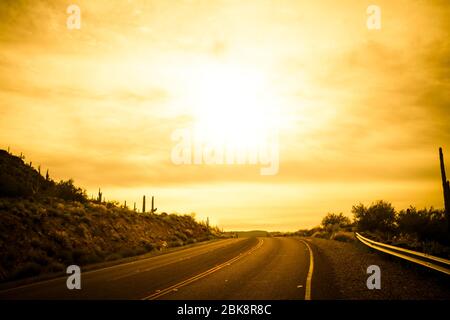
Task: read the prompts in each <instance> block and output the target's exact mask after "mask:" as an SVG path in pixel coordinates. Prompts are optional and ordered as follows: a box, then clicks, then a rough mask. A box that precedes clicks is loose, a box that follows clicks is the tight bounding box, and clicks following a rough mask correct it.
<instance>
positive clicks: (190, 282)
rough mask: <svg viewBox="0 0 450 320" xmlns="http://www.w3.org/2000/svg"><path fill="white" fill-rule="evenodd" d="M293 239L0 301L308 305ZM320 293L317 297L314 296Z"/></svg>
mask: <svg viewBox="0 0 450 320" xmlns="http://www.w3.org/2000/svg"><path fill="white" fill-rule="evenodd" d="M311 258H312V254H311V247H310V246H309V245H308V244H307V243H306V242H304V241H302V240H300V239H295V238H258V239H257V238H247V239H227V240H221V241H217V242H212V243H207V244H203V245H199V246H196V247H191V248H187V249H183V250H179V251H175V252H171V253H167V254H163V255H159V256H156V257H152V258H148V259H143V260H138V261H134V262H130V263H125V264H119V265H116V266H112V267H108V268H103V269H98V270H93V271H87V272H83V270H82V273H81V290H69V289H67V286H66V280H67V277H63V278H57V279H53V280H49V281H43V282H38V283H33V284H30V285H25V286H22V287H17V288H13V289H8V290H3V291H0V299H180V300H181V299H182V300H184V299H219V300H222V299H224V300H226V299H305V298H306V299H310V298H311V297H312V298H315V297H314V290H312V285H314V284H315V281H312V276H314V272H313V268H314V263H313V261H314V259H311ZM317 292H320V291H317Z"/></svg>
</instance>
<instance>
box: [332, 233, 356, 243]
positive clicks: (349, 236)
mask: <svg viewBox="0 0 450 320" xmlns="http://www.w3.org/2000/svg"><path fill="white" fill-rule="evenodd" d="M331 239H332V240H336V241H341V242H353V241H355V236H354V234H353V233H352V232H343V231H339V232H336V233H335V234H333V236H332V237H331Z"/></svg>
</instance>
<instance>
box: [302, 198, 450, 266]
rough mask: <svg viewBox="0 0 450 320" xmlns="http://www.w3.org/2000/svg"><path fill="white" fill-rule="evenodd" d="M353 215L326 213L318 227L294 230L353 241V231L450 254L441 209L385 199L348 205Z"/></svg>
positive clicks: (449, 245) (392, 242) (394, 242)
mask: <svg viewBox="0 0 450 320" xmlns="http://www.w3.org/2000/svg"><path fill="white" fill-rule="evenodd" d="M352 214H353V219H350V218H349V217H346V216H344V215H343V214H342V213H339V214H335V213H328V214H327V215H326V216H325V217H324V218H323V219H322V223H321V225H320V226H319V227H316V228H313V229H310V230H300V231H298V234H300V235H304V236H312V237H317V238H325V239H333V240H339V241H345V242H350V241H356V238H355V237H354V232H355V231H356V232H360V233H362V234H365V235H367V236H368V237H369V238H371V239H373V240H377V241H381V242H384V243H390V244H393V245H396V246H400V247H405V248H410V249H413V250H418V251H423V252H426V253H430V254H435V255H440V256H444V257H450V235H449V233H448V231H447V223H448V221H447V218H446V215H445V211H444V210H440V209H435V208H429V209H427V208H424V209H416V208H415V207H413V206H411V207H409V208H407V209H403V210H399V211H398V210H396V209H395V208H394V207H393V206H392V204H391V203H389V202H387V201H383V200H380V201H376V202H374V203H372V204H371V205H369V206H365V205H363V204H361V203H360V204H357V205H355V206H353V207H352Z"/></svg>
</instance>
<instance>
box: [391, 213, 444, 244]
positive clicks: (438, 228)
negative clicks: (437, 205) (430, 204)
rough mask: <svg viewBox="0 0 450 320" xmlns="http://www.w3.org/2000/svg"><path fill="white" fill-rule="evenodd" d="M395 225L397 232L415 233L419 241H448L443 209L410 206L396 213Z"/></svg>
mask: <svg viewBox="0 0 450 320" xmlns="http://www.w3.org/2000/svg"><path fill="white" fill-rule="evenodd" d="M397 225H398V231H399V233H407V234H412V235H415V236H417V237H418V239H419V240H420V241H426V240H437V241H440V242H443V243H448V233H447V219H446V217H445V212H444V211H443V210H436V209H433V208H430V209H429V210H427V209H422V210H417V209H416V208H414V207H410V208H409V209H407V210H402V211H400V212H399V213H398V215H397Z"/></svg>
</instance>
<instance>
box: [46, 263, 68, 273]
mask: <svg viewBox="0 0 450 320" xmlns="http://www.w3.org/2000/svg"><path fill="white" fill-rule="evenodd" d="M47 271H48V272H61V271H64V265H63V264H61V263H59V262H52V263H50V264H49V265H48V267H47Z"/></svg>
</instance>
